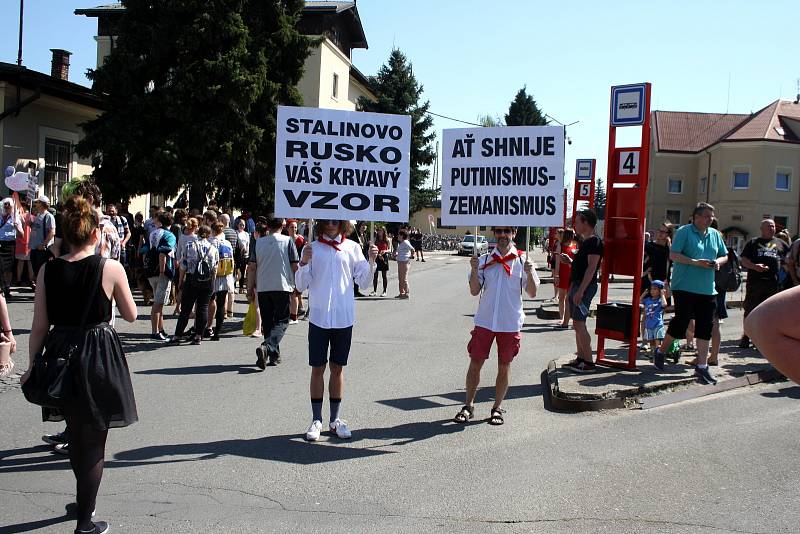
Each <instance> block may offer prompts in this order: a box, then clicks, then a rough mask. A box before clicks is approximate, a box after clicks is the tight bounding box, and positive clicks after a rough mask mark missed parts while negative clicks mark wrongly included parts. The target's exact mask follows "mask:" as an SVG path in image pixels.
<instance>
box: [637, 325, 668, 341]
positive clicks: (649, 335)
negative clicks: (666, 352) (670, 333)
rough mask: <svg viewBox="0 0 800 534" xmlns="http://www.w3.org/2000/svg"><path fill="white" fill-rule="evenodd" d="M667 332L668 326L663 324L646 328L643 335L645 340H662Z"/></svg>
mask: <svg viewBox="0 0 800 534" xmlns="http://www.w3.org/2000/svg"><path fill="white" fill-rule="evenodd" d="M666 334H667V327H666V326H664V325H663V324H662V325H661V326H659V327H657V328H645V329H644V335H643V336H642V337H643V338H644V339H645V341H653V340H657V341H661V340H662V339H664V336H666Z"/></svg>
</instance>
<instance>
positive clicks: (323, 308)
mask: <svg viewBox="0 0 800 534" xmlns="http://www.w3.org/2000/svg"><path fill="white" fill-rule="evenodd" d="M336 242H337V243H338V245H337V246H338V247H339V250H336V249H335V248H333V247H332V246H330V245H326V244H325V243H322V242H321V241H314V242H312V243H309V244H308V245H306V246H307V247H308V246H310V247H311V250H312V251H313V254H312V258H311V263H309V264H307V265H303V266H301V267H300V268H299V269H297V273H295V281H296V283H297V290H298V291H304V290H305V289H308V303H309V304H308V305H309V317H308V319H309V321H311V322H312V323H314V324H315V325H316V326H318V327H320V328H347V327H349V326H353V323H354V322H355V302H354V296H353V280H355V282H356V283H357V284H358V285H359V286H361V287H367V286H369V284H371V283H372V275H373V273H374V272H375V264H370V263H369V262H368V261H367V260H366V259H365V258H364V253H363V252H362V250H361V245H359V244H358V243H356V242H355V241H351V240H349V239H341V238H337V240H336Z"/></svg>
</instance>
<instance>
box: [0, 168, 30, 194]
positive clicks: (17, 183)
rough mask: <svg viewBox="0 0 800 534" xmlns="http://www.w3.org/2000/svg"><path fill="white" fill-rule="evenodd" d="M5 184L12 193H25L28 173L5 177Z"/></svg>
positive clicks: (17, 173)
mask: <svg viewBox="0 0 800 534" xmlns="http://www.w3.org/2000/svg"><path fill="white" fill-rule="evenodd" d="M5 184H6V187H7V188H9V189H11V190H12V191H27V189H28V173H27V172H26V171H18V172H15V173H14V174H12V175H11V176H6V179H5Z"/></svg>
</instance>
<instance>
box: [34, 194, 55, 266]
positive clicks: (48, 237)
mask: <svg viewBox="0 0 800 534" xmlns="http://www.w3.org/2000/svg"><path fill="white" fill-rule="evenodd" d="M49 207H50V199H49V198H47V197H46V196H45V195H40V196H39V198H37V199H36V202H34V203H33V209H34V211H35V212H36V217H35V218H34V219H33V222H32V223H31V234H30V237H29V238H28V246H29V247H30V249H31V266H32V267H33V276H34V278H35V277H37V276H39V269H40V268H41V267H42V265H44V264H45V263H46V262H47V260H49V259H50V251H49V250H47V249H48V247H50V245H52V244H53V242H54V240H55V237H56V218H55V217H53V214H52V213H50V211H49V209H48V208H49Z"/></svg>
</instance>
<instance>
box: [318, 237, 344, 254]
mask: <svg viewBox="0 0 800 534" xmlns="http://www.w3.org/2000/svg"><path fill="white" fill-rule="evenodd" d="M344 240H345V238H344V237H342V241H344ZM317 241H319V242H320V243H324V244H325V245H328V246H329V247H333V248H335V249H336V250H337V252H338V251H340V250H342V249H340V248H339V245H341V242H339V241H334V240H332V239H325V237H324V236H319V238H318V239H317Z"/></svg>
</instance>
